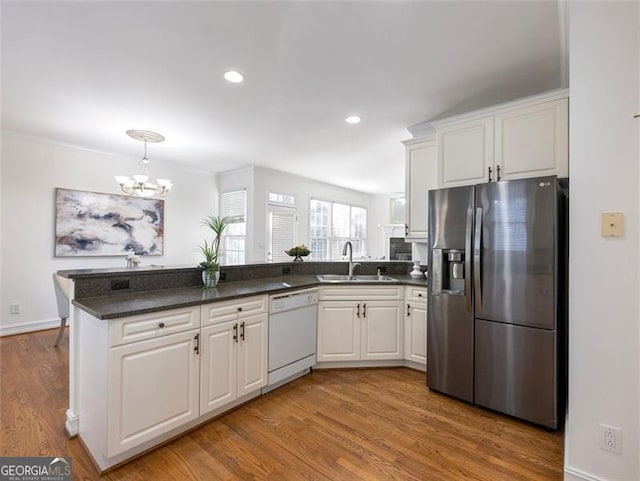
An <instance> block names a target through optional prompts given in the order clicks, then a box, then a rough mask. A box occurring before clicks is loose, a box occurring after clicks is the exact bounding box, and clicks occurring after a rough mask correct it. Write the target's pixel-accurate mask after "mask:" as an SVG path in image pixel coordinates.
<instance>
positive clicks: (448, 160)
mask: <svg viewBox="0 0 640 481" xmlns="http://www.w3.org/2000/svg"><path fill="white" fill-rule="evenodd" d="M436 137H437V142H438V164H439V165H438V167H439V171H440V177H439V187H454V186H457V185H472V184H477V183H483V182H487V181H488V180H489V175H488V168H489V167H491V168H492V169H493V155H494V154H493V117H483V118H480V119H475V120H467V121H464V122H456V123H452V124H448V125H446V126H442V127H439V128H437V131H436ZM492 178H493V179H495V176H494V175H493V174H492Z"/></svg>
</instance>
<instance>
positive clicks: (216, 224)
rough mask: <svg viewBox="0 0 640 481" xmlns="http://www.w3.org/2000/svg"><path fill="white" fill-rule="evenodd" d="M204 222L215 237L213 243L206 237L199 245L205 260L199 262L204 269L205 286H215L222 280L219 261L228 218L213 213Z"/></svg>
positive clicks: (203, 279) (203, 281) (199, 265)
mask: <svg viewBox="0 0 640 481" xmlns="http://www.w3.org/2000/svg"><path fill="white" fill-rule="evenodd" d="M202 223H203V225H205V226H207V227H209V228H210V229H211V230H212V231H213V234H214V237H213V241H212V242H211V244H209V243H208V242H207V240H206V239H205V240H204V243H203V244H201V245H199V246H198V247H199V249H200V252H201V253H202V255H203V257H204V260H203V261H202V262H200V264H198V267H200V269H202V283H203V284H204V287H215V286H216V285H217V284H218V281H219V280H220V263H219V262H218V258H219V252H220V242H221V238H222V233H223V232H224V230H225V228H226V227H227V220H226V218H222V217H219V216H213V215H212V216H209V217H206V218H205V219H204V220H203V222H202Z"/></svg>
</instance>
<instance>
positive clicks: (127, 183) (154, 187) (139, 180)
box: [115, 130, 173, 197]
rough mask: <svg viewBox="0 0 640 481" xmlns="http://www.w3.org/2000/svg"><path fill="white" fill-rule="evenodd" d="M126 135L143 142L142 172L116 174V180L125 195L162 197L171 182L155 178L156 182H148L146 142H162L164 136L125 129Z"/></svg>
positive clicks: (170, 185)
mask: <svg viewBox="0 0 640 481" xmlns="http://www.w3.org/2000/svg"><path fill="white" fill-rule="evenodd" d="M127 135H128V136H129V137H131V138H132V139H135V140H140V141H142V142H144V157H142V160H141V161H140V165H141V166H142V173H140V174H136V175H133V176H132V177H129V176H126V175H116V177H115V178H116V182H117V183H118V185H119V186H120V188H121V189H122V192H124V193H125V194H127V195H137V196H139V197H151V196H154V195H159V196H160V197H164V196H165V194H166V193H167V192H169V190H171V187H173V184H172V183H171V181H170V180H169V179H156V183H155V184H154V183H152V182H149V164H151V161H150V160H149V158H148V157H147V142H153V143H156V142H163V141H164V137H163V136H162V135H160V134H158V133H156V132H149V131H148V130H127Z"/></svg>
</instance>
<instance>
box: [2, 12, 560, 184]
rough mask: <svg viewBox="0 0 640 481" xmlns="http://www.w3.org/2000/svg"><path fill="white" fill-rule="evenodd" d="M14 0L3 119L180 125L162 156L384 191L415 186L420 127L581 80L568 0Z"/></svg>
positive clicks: (7, 23)
mask: <svg viewBox="0 0 640 481" xmlns="http://www.w3.org/2000/svg"><path fill="white" fill-rule="evenodd" d="M560 3H562V2H560ZM1 8H2V11H1V13H2V37H1V40H2V128H3V129H4V130H8V131H16V132H21V133H25V134H29V135H35V136H41V137H46V138H50V139H55V140H59V141H63V142H70V143H73V144H78V145H82V146H86V147H91V148H95V149H100V150H106V151H110V152H116V153H122V154H126V155H132V156H139V155H140V154H141V153H142V148H141V147H142V146H141V145H140V143H139V142H137V141H135V140H132V139H130V138H129V137H127V136H126V135H125V131H126V130H128V129H145V130H153V131H157V132H160V133H161V134H163V135H164V136H165V137H166V142H164V143H162V144H157V145H152V146H150V158H151V159H152V161H153V159H162V160H166V161H171V162H175V163H180V164H186V165H189V166H192V167H194V168H197V169H204V170H207V171H212V172H220V171H224V170H230V169H234V168H238V167H243V166H246V165H260V166H264V167H270V168H273V169H278V170H283V171H287V172H292V173H296V174H299V175H303V176H306V177H311V178H315V179H318V180H321V181H325V182H329V183H332V184H337V185H341V186H344V187H348V188H352V189H356V190H359V191H362V192H368V193H393V192H397V191H403V190H404V148H403V146H402V144H401V143H400V141H401V140H404V139H407V138H410V137H411V135H410V134H409V132H408V131H407V130H406V127H407V126H410V125H413V124H416V123H419V122H422V121H425V120H429V119H432V118H437V117H443V116H446V115H448V114H453V113H460V112H463V111H465V110H469V109H473V108H478V107H483V106H488V105H492V104H495V103H499V102H503V101H507V100H511V99H515V98H519V97H523V96H527V95H532V94H535V93H538V92H543V91H546V90H551V89H555V88H560V87H564V86H565V85H563V84H564V83H566V82H565V80H564V74H565V73H566V71H565V65H566V54H565V50H564V49H563V46H564V41H563V32H564V29H563V28H562V25H563V22H564V19H563V15H562V14H561V11H560V10H561V9H560V8H559V5H558V3H556V2H555V1H533V2H506V1H504V2H499V1H488V2H484V1H471V2H457V1H440V2H427V1H423V2H415V1H414V2H403V1H387V2H367V1H356V2H324V1H316V2H264V1H262V2H150V1H131V2H91V1H85V2H55V1H48V2H8V1H3V2H2V5H1ZM229 69H235V70H239V71H241V72H242V73H244V75H245V82H243V83H242V84H231V83H228V82H227V81H226V80H224V79H223V77H222V75H223V73H224V72H225V71H227V70H229ZM353 114H357V115H360V116H361V117H362V122H361V123H360V124H357V125H350V124H347V123H345V122H344V119H345V117H347V116H349V115H353ZM134 168H135V165H134V164H132V170H133V169H134ZM152 173H154V172H153V170H152ZM157 174H158V175H161V172H157Z"/></svg>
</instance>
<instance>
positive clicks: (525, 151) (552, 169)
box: [495, 98, 569, 180]
mask: <svg viewBox="0 0 640 481" xmlns="http://www.w3.org/2000/svg"><path fill="white" fill-rule="evenodd" d="M495 122H496V132H495V140H496V144H495V164H496V178H497V174H498V171H497V169H498V168H499V169H500V172H499V174H500V180H509V179H521V178H524V177H537V176H542V175H548V174H557V175H558V177H567V176H568V175H569V145H568V141H569V135H568V131H569V127H568V126H569V100H568V99H566V98H564V99H559V100H554V101H551V102H544V103H541V104H537V105H532V106H527V107H522V108H519V109H514V110H511V111H508V112H502V113H498V114H496V116H495Z"/></svg>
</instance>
